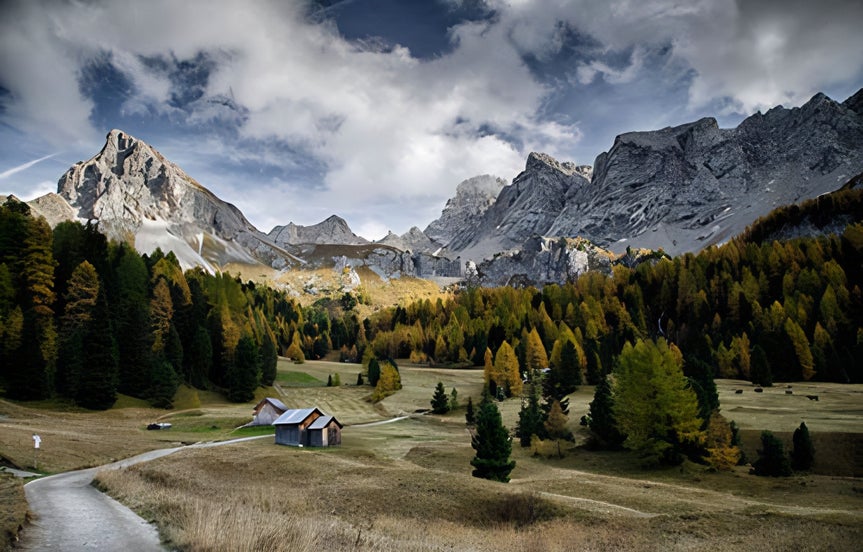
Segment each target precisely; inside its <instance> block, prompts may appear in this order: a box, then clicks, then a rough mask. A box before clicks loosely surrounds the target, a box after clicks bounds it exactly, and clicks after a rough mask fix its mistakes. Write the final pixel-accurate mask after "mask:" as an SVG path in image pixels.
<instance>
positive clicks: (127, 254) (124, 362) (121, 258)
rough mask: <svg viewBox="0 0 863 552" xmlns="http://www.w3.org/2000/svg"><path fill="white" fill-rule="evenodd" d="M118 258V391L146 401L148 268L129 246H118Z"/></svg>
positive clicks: (148, 355) (114, 307) (116, 299)
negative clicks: (144, 329) (144, 398)
mask: <svg viewBox="0 0 863 552" xmlns="http://www.w3.org/2000/svg"><path fill="white" fill-rule="evenodd" d="M116 256H117V257H118V260H116V261H115V264H116V268H115V270H114V273H115V280H116V289H117V291H116V297H115V299H114V302H113V303H112V305H111V306H112V307H113V311H114V313H115V314H114V315H113V318H114V320H115V321H116V324H115V328H114V329H115V331H116V334H117V335H118V336H121V339H119V340H118V342H117V346H118V351H119V365H120V385H119V390H120V392H121V393H126V394H128V395H132V396H134V397H144V396H145V395H146V393H147V389H148V387H149V384H150V370H151V363H150V354H151V352H150V345H151V343H150V334H149V332H147V331H142V329H143V328H147V327H148V326H149V319H150V311H149V301H148V298H147V293H148V279H149V276H148V275H147V265H146V264H145V263H144V260H143V259H142V258H141V256H140V255H139V254H138V253H137V252H136V251H135V250H134V249H132V248H131V247H129V246H127V245H121V246H118V247H117V249H116ZM207 339H209V336H208V338H207ZM211 354H212V353H211ZM196 358H198V357H196ZM207 375H209V374H207ZM202 384H203V383H202Z"/></svg>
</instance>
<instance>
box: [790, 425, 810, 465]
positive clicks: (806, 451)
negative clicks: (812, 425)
mask: <svg viewBox="0 0 863 552" xmlns="http://www.w3.org/2000/svg"><path fill="white" fill-rule="evenodd" d="M793 442H794V448H793V449H792V450H791V467H792V468H793V469H795V470H798V471H806V470H809V469H811V468H812V464H813V463H814V462H815V447H813V446H812V438H811V437H810V436H809V428H808V427H806V423H805V422H800V427H798V428H797V429H795V430H794V437H793Z"/></svg>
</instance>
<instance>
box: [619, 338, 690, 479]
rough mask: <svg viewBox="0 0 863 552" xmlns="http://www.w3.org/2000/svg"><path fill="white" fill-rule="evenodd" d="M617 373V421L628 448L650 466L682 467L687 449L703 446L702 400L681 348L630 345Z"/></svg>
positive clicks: (659, 343) (661, 343)
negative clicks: (686, 371)
mask: <svg viewBox="0 0 863 552" xmlns="http://www.w3.org/2000/svg"><path fill="white" fill-rule="evenodd" d="M614 373H615V385H614V415H615V418H616V419H617V424H618V427H619V429H620V431H621V433H623V434H624V435H626V440H625V441H624V446H625V447H626V448H629V449H631V450H635V451H638V452H640V453H641V455H642V457H643V459H644V460H645V463H646V464H659V463H662V464H672V465H673V464H679V463H681V462H682V461H683V454H682V451H683V448H684V445H685V444H687V443H690V444H701V443H702V442H703V441H704V432H703V431H702V430H701V423H702V421H701V419H700V418H699V417H698V398H697V397H696V395H695V392H694V391H693V390H692V388H691V387H690V386H689V381H688V380H687V378H686V376H684V375H683V356H682V354H681V353H680V350H679V349H678V348H677V347H675V346H674V345H669V344H668V343H667V342H666V341H665V339H659V340H658V341H656V342H655V343H654V342H653V341H643V340H641V339H639V340H637V341H636V342H635V345H632V344H631V343H627V344H626V345H624V346H623V350H622V351H621V353H620V358H619V359H618V364H617V367H616V368H615V372H614Z"/></svg>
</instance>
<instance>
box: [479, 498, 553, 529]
mask: <svg viewBox="0 0 863 552" xmlns="http://www.w3.org/2000/svg"><path fill="white" fill-rule="evenodd" d="M488 512H489V515H490V516H491V518H492V519H491V521H493V522H497V523H511V524H513V525H515V526H516V527H526V526H528V525H532V524H534V523H537V522H540V521H546V520H549V519H553V518H554V517H555V516H556V515H557V510H556V508H555V506H554V505H553V504H552V503H551V502H550V501H548V500H546V499H544V498H542V497H540V496H539V495H538V494H536V493H519V494H511V495H506V496H504V497H503V498H501V499H500V500H498V501H496V502H495V503H494V505H492V506H491V507H490V508H489V509H488Z"/></svg>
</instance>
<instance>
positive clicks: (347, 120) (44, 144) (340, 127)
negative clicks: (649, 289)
mask: <svg viewBox="0 0 863 552" xmlns="http://www.w3.org/2000/svg"><path fill="white" fill-rule="evenodd" d="M861 21H863V2H860V1H859V0H822V1H819V2H810V1H802V0H783V1H777V0H757V1H756V0H751V1H738V2H734V1H726V0H693V1H679V0H678V1H671V0H667V1H666V0H656V1H650V0H645V1H637V0H609V1H602V2H600V1H590V0H583V1H582V0H485V1H484V0H415V1H410V0H344V1H337V0H317V1H295V2H288V1H275V0H272V1H263V0H257V1H239V0H238V1H229V0H213V1H204V0H188V1H183V2H175V1H171V0H152V1H147V2H140V1H136V0H116V1H111V2H108V1H107V0H106V1H101V0H89V1H75V2H73V1H71V0H70V1H64V0H29V1H25V0H19V1H14V0H6V1H3V2H0V193H14V194H16V195H18V196H20V197H24V198H25V199H28V198H32V197H36V196H38V195H41V194H42V193H45V192H48V191H56V184H57V180H58V179H59V178H60V176H61V175H62V174H63V172H64V171H65V170H66V169H67V168H68V167H69V166H71V165H72V164H73V163H74V162H76V161H79V160H84V159H87V158H89V157H91V156H92V155H94V154H95V153H97V152H98V151H99V149H101V147H102V145H103V143H104V137H105V134H106V133H107V132H108V131H109V130H110V129H112V128H121V129H123V130H125V131H126V132H128V133H131V134H132V135H134V136H136V137H138V138H140V139H142V140H145V141H147V142H149V143H150V144H152V145H153V146H154V147H156V148H157V149H158V150H159V151H161V152H162V153H163V154H164V155H165V156H166V157H168V158H169V159H171V160H172V161H174V162H175V163H177V164H178V165H179V166H180V167H182V168H183V169H185V170H186V172H187V173H189V174H190V175H191V176H192V177H194V178H195V179H196V180H198V181H199V182H201V183H202V184H203V185H205V186H207V187H208V188H210V189H211V190H212V191H213V192H215V193H216V194H217V195H219V196H220V197H221V198H223V199H225V200H226V201H229V202H231V203H234V204H235V205H237V206H238V207H239V208H240V209H241V210H242V211H243V212H244V213H245V214H246V216H247V217H248V218H249V219H250V220H251V222H252V223H254V224H255V225H256V226H257V227H258V228H259V229H261V230H263V231H265V232H266V231H269V230H270V229H271V228H272V226H274V225H276V224H286V223H288V222H290V221H292V222H295V223H297V224H305V225H308V224H314V223H316V222H319V221H321V220H323V219H324V218H326V217H327V216H329V215H331V214H338V215H340V216H342V217H344V218H345V219H346V220H347V221H348V222H349V224H350V225H351V227H352V228H353V229H354V231H355V232H357V233H359V234H361V235H363V236H365V237H367V238H370V239H376V238H380V237H382V236H383V235H384V234H386V231H387V230H393V231H395V232H397V233H403V232H405V231H407V230H408V229H409V228H410V227H411V226H419V227H420V228H424V227H425V226H426V225H427V224H428V223H429V222H430V221H431V220H433V219H434V218H436V217H437V216H438V215H439V213H440V210H441V209H442V208H443V206H444V204H445V202H446V200H447V199H448V198H449V197H451V196H452V195H453V194H454V192H455V188H456V186H457V185H458V183H459V182H461V181H462V180H464V179H466V178H469V177H471V176H475V175H478V174H494V175H497V176H501V177H503V178H506V179H509V180H511V179H512V178H514V177H515V176H516V175H517V174H518V172H519V171H520V170H521V169H522V168H523V167H524V162H525V160H526V158H527V155H528V153H530V152H531V151H543V152H546V153H549V154H551V155H553V156H555V157H556V158H558V159H560V160H562V161H574V162H576V163H579V164H593V161H594V158H595V157H596V155H597V154H599V153H600V152H602V151H605V150H607V149H608V148H610V147H611V145H612V144H613V140H614V137H615V136H616V135H617V134H620V133H623V132H628V131H632V130H651V129H658V128H662V127H665V126H669V125H677V124H682V123H685V122H689V121H693V120H696V119H698V118H701V117H704V116H714V117H716V118H717V119H718V120H719V123H720V125H721V126H725V127H728V126H734V125H736V124H738V123H739V122H740V120H742V119H743V118H744V117H746V116H748V115H750V114H752V113H754V112H756V111H759V110H761V111H765V110H766V109H769V108H770V107H772V106H774V105H778V104H782V105H785V106H786V107H792V106H797V105H801V104H802V103H804V102H805V101H806V100H808V99H809V98H810V97H811V96H812V95H814V94H815V93H816V92H819V91H820V92H824V93H826V94H827V95H828V96H830V97H832V98H834V99H837V100H840V101H841V100H844V99H845V98H847V97H848V96H850V95H851V94H853V93H854V92H856V91H857V90H858V89H859V88H860V87H861V86H863V33H861V32H860V31H859V25H860V22H861Z"/></svg>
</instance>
